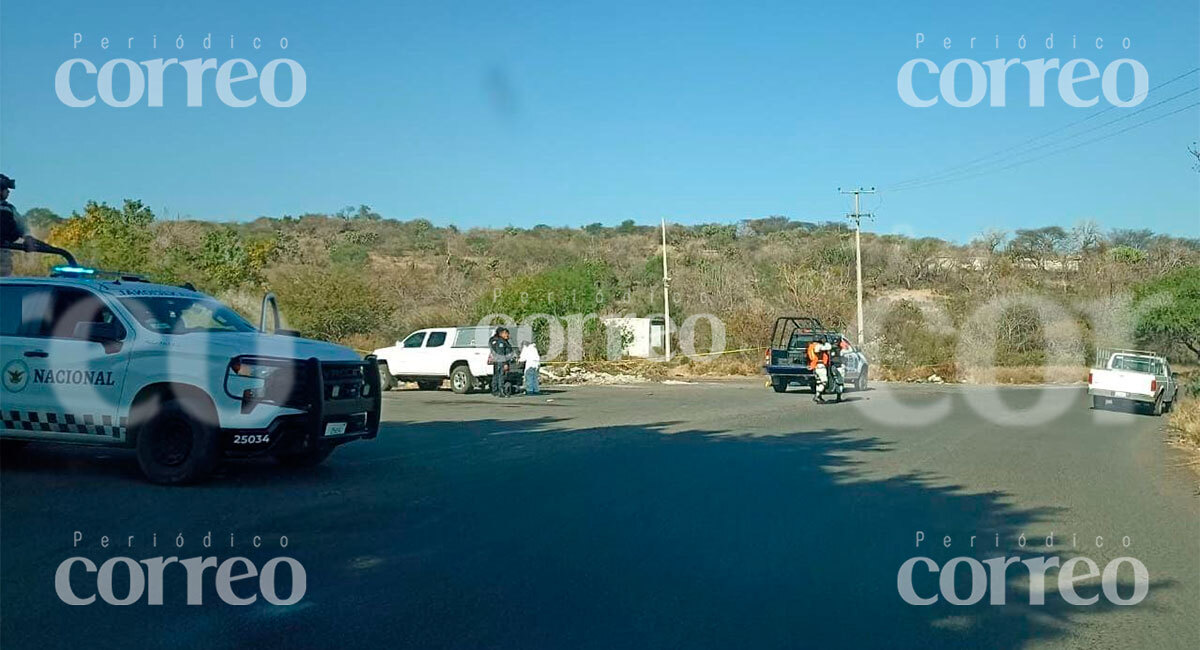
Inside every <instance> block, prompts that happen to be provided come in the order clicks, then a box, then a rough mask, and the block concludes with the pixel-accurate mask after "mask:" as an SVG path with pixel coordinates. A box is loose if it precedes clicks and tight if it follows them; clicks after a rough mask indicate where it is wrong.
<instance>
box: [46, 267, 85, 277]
mask: <svg viewBox="0 0 1200 650" xmlns="http://www.w3.org/2000/svg"><path fill="white" fill-rule="evenodd" d="M52 270H53V271H54V272H55V273H58V274H61V275H95V274H96V269H89V268H88V267H86V266H56V267H54V268H53V269H52Z"/></svg>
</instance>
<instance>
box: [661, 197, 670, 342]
mask: <svg viewBox="0 0 1200 650" xmlns="http://www.w3.org/2000/svg"><path fill="white" fill-rule="evenodd" d="M662 241H663V314H664V315H665V316H666V319H665V322H664V323H663V351H664V352H665V353H666V357H667V361H670V360H671V276H669V275H667V220H666V218H664V219H663V220H662Z"/></svg>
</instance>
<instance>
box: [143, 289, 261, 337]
mask: <svg viewBox="0 0 1200 650" xmlns="http://www.w3.org/2000/svg"><path fill="white" fill-rule="evenodd" d="M120 300H121V304H123V305H125V308H126V309H128V310H129V312H130V313H132V314H133V317H134V318H136V319H137V320H138V322H139V323H141V324H142V326H144V327H145V328H146V329H148V330H150V331H152V332H158V333H159V334H192V333H195V332H254V331H257V330H256V329H255V328H254V326H253V325H251V324H250V323H247V322H246V321H245V319H243V318H242V317H241V316H239V315H238V314H237V312H235V311H233V310H232V309H230V308H228V307H226V306H225V305H222V304H221V303H219V302H217V301H215V300H212V299H209V298H188V297H181V296H137V297H126V298H121V299H120Z"/></svg>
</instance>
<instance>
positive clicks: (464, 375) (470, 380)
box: [450, 363, 475, 395]
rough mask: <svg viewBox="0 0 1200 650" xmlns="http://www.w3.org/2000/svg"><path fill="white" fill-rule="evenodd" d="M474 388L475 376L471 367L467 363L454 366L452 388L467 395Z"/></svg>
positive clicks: (451, 377) (451, 375) (451, 373)
mask: <svg viewBox="0 0 1200 650" xmlns="http://www.w3.org/2000/svg"><path fill="white" fill-rule="evenodd" d="M474 388H475V377H473V376H472V375H471V368H470V367H469V366H467V364H465V363H464V364H462V365H458V366H454V370H451V371H450V390H452V391H454V392H456V393H458V394H459V395H466V394H467V393H469V392H471V390H472V389H474Z"/></svg>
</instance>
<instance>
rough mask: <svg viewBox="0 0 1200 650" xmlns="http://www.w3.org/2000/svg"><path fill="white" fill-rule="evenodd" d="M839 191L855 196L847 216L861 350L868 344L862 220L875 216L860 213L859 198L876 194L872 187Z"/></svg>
mask: <svg viewBox="0 0 1200 650" xmlns="http://www.w3.org/2000/svg"><path fill="white" fill-rule="evenodd" d="M838 191H839V192H841V193H842V194H853V195H854V212H852V213H850V214H848V215H846V216H847V217H848V218H850V219H853V220H854V274H855V277H856V278H857V285H858V347H860V348H861V347H862V346H863V345H865V344H866V343H865V340H866V336H865V334H864V330H865V329H866V324H865V323H863V290H862V218H863V217H867V218H868V219H874V218H875V215H874V214H873V213H870V212H861V211H859V203H858V198H859V196H860V195H862V194H874V193H875V188H874V187H872V188H871V189H869V190H868V189H863V188H861V187H860V188H858V189H853V190H843V189H842V188H840V187H839V188H838Z"/></svg>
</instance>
